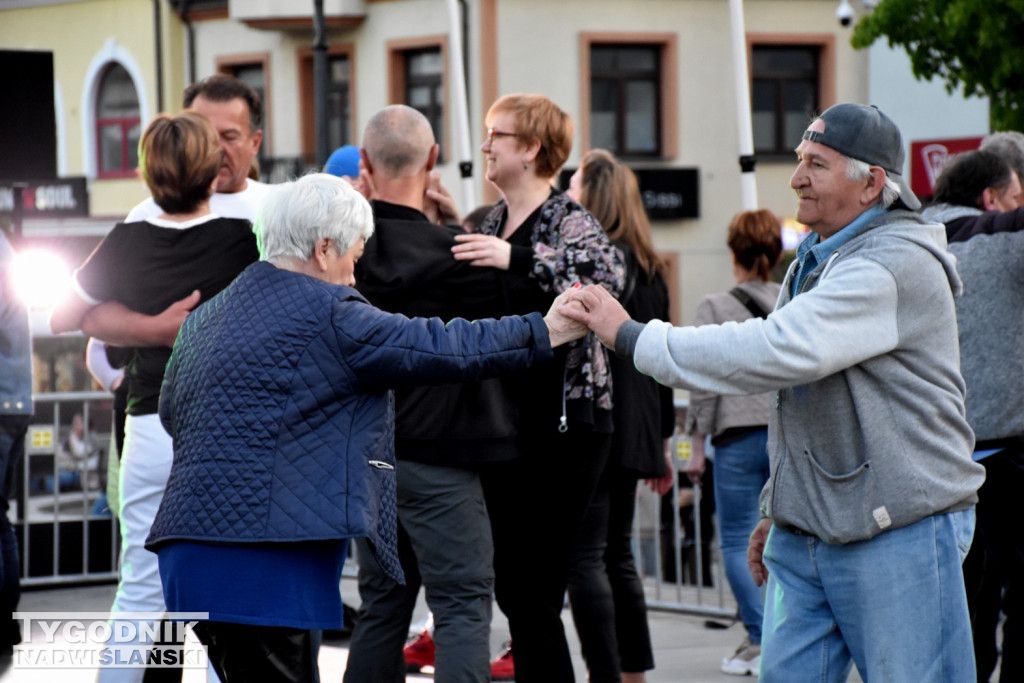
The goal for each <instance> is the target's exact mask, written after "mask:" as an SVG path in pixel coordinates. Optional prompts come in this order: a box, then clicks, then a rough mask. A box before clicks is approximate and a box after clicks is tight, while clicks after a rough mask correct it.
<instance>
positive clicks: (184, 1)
mask: <svg viewBox="0 0 1024 683" xmlns="http://www.w3.org/2000/svg"><path fill="white" fill-rule="evenodd" d="M188 4H189V0H179V1H178V16H180V17H181V21H182V22H183V23H184V24H185V43H186V45H187V48H186V49H187V51H188V85H191V84H193V83H195V82H196V34H195V29H194V28H193V27H192V22H191V21H190V20H189V18H188Z"/></svg>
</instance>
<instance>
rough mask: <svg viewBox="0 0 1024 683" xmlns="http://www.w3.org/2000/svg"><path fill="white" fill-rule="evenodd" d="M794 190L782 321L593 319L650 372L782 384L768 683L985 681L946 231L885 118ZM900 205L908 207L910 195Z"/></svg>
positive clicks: (709, 387) (829, 136)
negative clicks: (978, 660) (928, 208)
mask: <svg viewBox="0 0 1024 683" xmlns="http://www.w3.org/2000/svg"><path fill="white" fill-rule="evenodd" d="M796 151H797V159H798V163H797V168H796V171H795V172H794V173H793V177H792V179H791V181H790V185H791V186H792V187H793V189H794V190H795V191H796V194H797V197H798V200H799V204H798V209H797V215H796V218H797V220H799V221H800V222H801V223H804V224H805V225H807V226H808V227H809V228H810V229H811V230H812V231H813V234H811V235H810V236H809V237H808V238H807V239H806V240H804V242H803V243H802V244H801V245H800V247H799V248H798V250H797V259H796V260H795V261H794V263H793V265H792V267H791V268H790V270H789V272H788V273H787V275H786V279H785V281H784V282H783V285H782V294H781V296H780V299H779V302H778V305H777V307H776V310H775V311H774V312H773V313H772V314H771V315H769V316H768V317H767V318H766V319H764V320H762V319H759V318H754V319H751V320H748V321H745V322H742V323H726V324H724V325H720V326H704V327H700V328H674V327H672V326H671V325H670V324H668V323H664V322H660V321H652V322H650V323H647V324H646V325H640V324H639V323H635V322H633V321H631V320H629V317H628V315H626V314H625V312H624V311H623V310H622V308H621V306H619V305H618V303H617V302H615V300H614V299H613V298H612V297H611V296H610V295H608V293H607V292H605V291H604V290H602V289H600V288H597V287H587V288H585V289H584V290H582V291H581V292H579V293H578V294H577V296H576V299H577V300H578V301H579V302H581V303H582V304H583V306H584V307H585V309H586V310H577V311H573V310H569V308H568V307H564V308H563V312H564V313H565V314H566V315H568V316H570V317H573V318H575V319H577V320H580V321H582V322H585V323H586V324H587V325H589V326H590V327H591V329H593V330H594V331H595V332H596V333H597V334H598V336H600V337H601V339H602V341H604V343H605V344H607V345H608V346H612V347H614V348H615V350H616V352H617V353H619V354H625V355H627V356H629V357H632V358H633V359H634V362H635V363H636V366H637V368H638V369H640V370H641V371H642V372H645V373H647V374H650V375H651V376H653V377H654V378H656V379H657V380H658V381H660V382H663V383H665V384H669V385H672V386H676V387H683V388H688V389H700V390H703V391H710V392H714V393H719V394H729V393H733V394H736V393H758V392H763V391H770V390H774V391H776V392H777V393H776V398H775V402H774V403H775V405H774V410H773V412H772V415H771V418H770V423H769V445H768V449H769V457H770V459H771V478H770V479H769V482H768V484H767V485H766V487H765V489H764V491H763V492H762V496H761V513H762V517H763V519H762V520H761V523H760V524H759V525H758V527H757V529H756V530H755V531H754V534H753V535H752V536H751V544H750V551H749V553H748V559H749V563H750V567H751V571H752V572H753V574H754V577H755V580H757V581H758V582H762V581H765V580H767V583H768V586H767V591H768V595H767V600H766V607H765V623H764V635H763V639H762V642H761V646H762V651H761V671H760V676H761V681H762V682H763V683H774V682H776V681H787V682H788V681H810V680H816V681H845V680H846V678H847V676H848V674H849V672H850V669H851V667H852V665H853V664H856V666H857V668H858V670H859V671H860V673H861V676H862V677H863V678H864V679H865V680H884V681H966V680H974V675H975V674H974V656H973V649H972V647H971V629H970V623H969V619H968V614H967V601H966V597H965V593H964V586H963V577H962V573H961V570H960V563H961V561H962V559H963V555H964V554H965V553H966V551H967V547H968V546H969V544H970V540H971V535H972V532H973V526H974V504H975V502H976V501H977V489H978V487H979V486H980V485H981V483H982V480H983V478H984V470H983V468H982V467H981V466H980V465H978V464H977V463H974V462H973V461H972V460H971V451H972V449H973V445H974V435H973V433H972V431H971V428H970V426H969V425H968V424H967V420H966V418H965V415H964V381H963V378H962V377H961V375H960V356H959V350H958V344H957V326H956V310H955V307H954V297H955V296H957V295H958V294H959V293H960V278H959V276H958V275H957V272H956V264H955V260H954V259H953V258H952V257H951V256H950V255H949V253H948V252H947V251H946V240H945V233H944V231H943V226H941V225H938V224H930V223H927V222H926V221H924V220H923V219H922V218H921V217H920V216H919V215H918V214H916V213H913V212H912V211H907V210H905V209H911V210H915V209H917V208H919V207H920V203H919V202H918V200H917V198H916V197H915V196H914V195H913V193H912V192H911V191H910V189H909V187H908V186H907V185H906V183H905V182H904V180H903V178H902V177H901V176H900V172H901V170H902V168H903V141H902V136H901V135H900V132H899V129H898V128H897V127H896V125H895V124H894V123H893V122H892V120H891V119H889V118H888V117H887V116H885V115H884V114H883V113H882V112H881V111H879V110H878V109H877V108H874V107H867V106H862V105H859V104H850V103H843V104H837V105H835V106H833V107H831V108H829V109H828V110H826V111H825V112H824V113H823V114H822V115H821V116H820V117H819V118H817V119H815V120H814V121H813V122H811V124H810V126H808V128H807V130H806V132H805V133H804V136H803V141H802V142H801V143H800V146H799V147H798V148H797V150H796ZM901 205H902V206H901Z"/></svg>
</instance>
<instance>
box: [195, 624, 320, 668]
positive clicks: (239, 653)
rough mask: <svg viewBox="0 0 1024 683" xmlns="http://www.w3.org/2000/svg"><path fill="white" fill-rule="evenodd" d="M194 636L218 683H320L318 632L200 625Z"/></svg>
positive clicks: (196, 628)
mask: <svg viewBox="0 0 1024 683" xmlns="http://www.w3.org/2000/svg"><path fill="white" fill-rule="evenodd" d="M195 634H196V636H198V637H199V641H200V642H201V643H202V644H203V645H205V646H206V647H207V651H208V653H209V656H210V663H211V664H212V665H213V668H214V670H215V671H216V672H217V675H218V676H219V677H220V680H221V683H248V682H249V681H257V682H259V683H319V681H320V672H319V669H318V668H317V655H318V653H319V650H320V632H319V631H307V630H303V629H297V628H287V627H284V626H253V625H250V624H233V623H228V622H223V621H201V622H199V623H198V624H196V627H195Z"/></svg>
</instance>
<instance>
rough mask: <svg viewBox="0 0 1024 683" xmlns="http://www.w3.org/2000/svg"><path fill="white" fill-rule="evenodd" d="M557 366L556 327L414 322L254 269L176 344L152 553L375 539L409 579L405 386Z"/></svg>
mask: <svg viewBox="0 0 1024 683" xmlns="http://www.w3.org/2000/svg"><path fill="white" fill-rule="evenodd" d="M551 356H552V352H551V347H550V342H549V339H548V334H547V329H546V327H545V325H544V321H543V318H542V317H541V316H540V314H531V315H529V316H526V317H517V316H513V317H508V318H504V319H502V320H498V321H490V320H486V321H477V322H474V323H470V322H467V321H465V320H454V321H452V322H450V323H449V324H448V325H445V324H444V323H443V322H442V321H441V320H440V319H437V318H431V319H424V318H413V319H409V318H406V317H405V316H401V315H393V314H389V313H384V312H383V311H380V310H379V309H376V308H374V307H372V306H371V305H369V303H367V301H366V299H364V298H363V297H362V295H360V294H359V293H358V292H357V291H356V290H354V289H351V288H349V287H344V286H339V285H331V284H329V283H326V282H323V281H320V280H317V279H315V278H312V277H309V276H306V275H302V274H299V273H294V272H291V271H287V270H281V269H278V268H276V267H275V266H273V265H271V264H269V263H266V262H259V263H254V264H253V265H251V266H249V267H248V268H247V269H246V270H245V271H244V272H243V273H242V274H241V275H239V276H238V278H237V279H236V280H235V281H234V282H233V283H232V284H231V285H229V286H228V287H227V288H226V289H225V290H224V291H223V292H221V293H220V294H218V295H217V296H216V297H214V298H213V299H211V300H210V301H209V302H207V303H206V304H204V305H202V306H200V307H199V308H197V309H196V311H195V312H194V313H192V314H191V315H189V316H188V318H187V319H186V320H185V324H184V325H183V326H182V328H181V333H180V334H179V335H178V340H177V342H176V343H175V345H174V353H173V355H172V356H171V360H170V362H169V363H168V365H167V372H166V374H165V376H164V384H163V389H162V392H161V396H160V417H161V419H162V420H163V423H164V426H165V427H166V428H167V430H168V432H170V433H171V435H172V436H174V464H173V466H172V468H171V476H170V480H169V481H168V483H167V491H166V493H165V494H164V498H163V502H162V503H161V504H160V510H159V512H158V513H157V516H156V520H155V521H154V523H153V527H152V530H151V532H150V535H149V538H148V539H147V545H146V547H148V548H149V549H151V550H154V549H156V548H157V547H159V545H160V544H162V543H165V542H168V541H172V540H176V539H187V540H198V541H211V542H220V543H249V542H288V541H309V540H324V539H338V538H350V537H364V536H365V537H367V538H368V539H369V540H370V542H371V543H372V544H373V547H374V549H375V552H376V555H377V559H378V561H379V562H380V564H381V566H382V567H383V568H384V570H385V571H386V572H387V573H388V574H389V575H390V576H392V577H393V578H395V579H397V580H399V581H402V580H403V577H402V571H401V567H400V564H399V562H398V557H397V548H396V514H395V472H394V466H395V457H394V433H393V432H394V401H393V398H392V393H391V391H390V388H391V387H397V386H407V385H420V384H427V383H444V382H457V381H467V380H472V379H476V378H480V377H489V376H493V375H496V374H499V373H502V372H509V371H513V370H517V369H521V368H525V367H527V366H528V365H529V364H530V363H532V362H534V361H535V360H536V361H541V360H546V359H549V358H551Z"/></svg>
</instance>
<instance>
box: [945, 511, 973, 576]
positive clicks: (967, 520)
mask: <svg viewBox="0 0 1024 683" xmlns="http://www.w3.org/2000/svg"><path fill="white" fill-rule="evenodd" d="M949 521H950V522H952V524H953V534H954V535H955V536H956V548H957V550H958V551H959V552H960V564H963V563H964V558H966V557H967V552H968V551H969V550H970V549H971V541H973V540H974V506H973V505H972V506H971V507H969V508H967V509H966V510H960V511H958V512H951V513H949Z"/></svg>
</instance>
